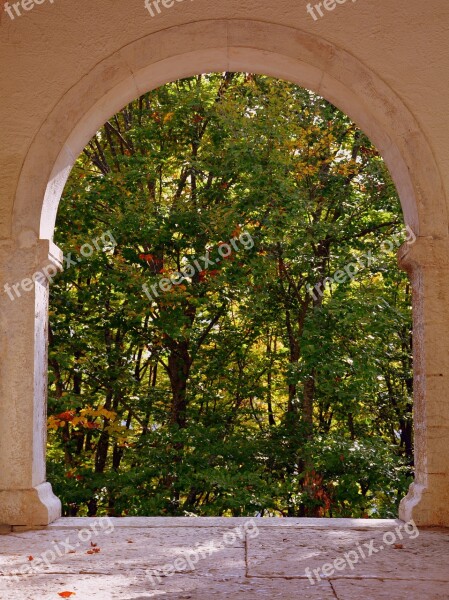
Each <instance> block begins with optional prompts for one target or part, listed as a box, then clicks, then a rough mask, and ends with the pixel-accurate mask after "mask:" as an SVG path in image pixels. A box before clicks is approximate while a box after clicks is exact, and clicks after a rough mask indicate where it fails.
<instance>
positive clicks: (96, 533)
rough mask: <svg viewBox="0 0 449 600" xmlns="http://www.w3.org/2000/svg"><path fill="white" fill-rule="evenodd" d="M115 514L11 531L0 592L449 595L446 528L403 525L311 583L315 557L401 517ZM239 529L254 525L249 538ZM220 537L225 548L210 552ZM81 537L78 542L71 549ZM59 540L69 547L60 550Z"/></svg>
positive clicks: (21, 596)
mask: <svg viewBox="0 0 449 600" xmlns="http://www.w3.org/2000/svg"><path fill="white" fill-rule="evenodd" d="M115 521H116V525H114V526H113V527H112V526H111V523H112V524H113V522H112V521H109V520H108V521H102V522H100V521H98V519H60V520H59V521H57V522H56V523H55V524H54V525H52V526H50V527H48V528H46V529H44V530H39V531H23V532H15V533H10V534H9V535H3V536H2V537H1V538H0V599H1V600H51V599H54V600H57V599H58V598H59V597H60V596H58V594H59V593H61V592H64V591H68V592H75V593H76V596H72V598H73V600H115V599H123V600H144V599H148V598H168V599H173V600H175V599H176V600H183V599H191V600H208V599H209V598H211V599H213V600H228V599H229V600H233V599H234V598H241V599H242V600H272V599H274V600H277V599H278V600H297V599H301V600H335V599H337V600H361V599H365V598H366V599H367V600H378V599H379V600H381V599H382V600H383V599H385V600H387V599H388V600H406V599H407V600H409V599H411V600H421V599H422V598H427V599H428V600H439V599H446V600H447V599H449V569H448V565H449V530H447V529H446V530H420V532H419V536H418V537H416V538H415V539H413V540H411V539H405V537H406V536H405V535H404V539H403V540H402V541H401V545H402V546H403V547H401V548H396V549H394V548H390V549H388V550H385V551H384V552H383V553H378V554H377V555H376V556H372V557H369V558H367V559H366V560H365V561H361V562H360V563H359V564H357V565H356V566H355V568H354V570H348V572H347V573H345V572H338V573H335V574H333V575H332V576H330V577H329V578H328V579H326V578H323V579H322V580H320V581H314V582H313V583H312V582H311V581H310V578H308V577H307V576H306V575H305V572H304V570H305V568H306V567H309V568H311V569H314V568H318V567H321V566H322V565H323V564H324V563H325V562H327V561H333V560H334V559H335V558H336V557H337V556H341V555H342V553H343V554H344V552H347V551H350V550H352V549H354V548H356V547H357V545H360V544H363V543H369V542H370V541H371V540H373V539H374V540H375V543H376V545H377V544H381V542H382V540H381V539H379V537H380V538H381V537H382V536H383V535H384V534H385V532H392V531H394V530H395V528H396V527H397V526H398V523H397V522H395V521H378V522H376V521H373V522H371V523H369V522H366V521H364V520H361V521H360V522H358V521H356V520H353V521H352V522H353V526H352V527H351V525H350V523H349V521H347V520H344V521H343V523H342V525H340V526H339V525H338V520H336V519H332V520H330V521H332V526H331V527H329V526H328V527H327V528H326V527H325V524H326V520H324V519H323V520H322V521H321V523H322V526H321V527H319V528H318V527H317V526H316V525H315V523H316V521H317V520H315V519H292V520H291V521H290V520H289V519H267V520H266V521H265V520H264V519H254V522H255V524H256V526H257V529H256V528H255V526H254V525H252V524H250V523H249V520H248V519H204V520H203V519H173V520H172V522H173V525H171V526H170V521H171V520H170V519H160V521H159V520H157V519H145V518H138V519H130V520H129V521H131V522H132V526H127V522H128V519H119V520H115ZM212 521H213V522H214V525H212V524H211V522H212ZM308 521H311V522H312V523H313V524H314V526H313V527H309V526H308V525H307V522H308ZM137 522H139V523H140V526H137ZM100 523H103V524H102V525H101V524H100ZM118 523H119V524H118ZM245 523H246V526H245ZM245 527H246V530H245ZM236 528H240V529H239V530H238V529H236ZM238 531H245V532H246V535H243V536H242V538H243V539H240V536H239V535H237V534H236V532H238ZM231 533H234V534H235V539H233V538H232V536H230V535H229V534H231ZM256 534H257V535H256ZM225 540H226V542H225ZM211 542H215V548H217V547H218V544H222V545H223V548H222V549H221V550H218V549H217V551H216V552H213V553H211V552H210V551H209V549H210V548H211V546H210V544H211ZM92 544H97V545H96V546H93V545H92ZM72 546H76V551H75V552H73V551H71V552H70V553H67V554H64V551H67V552H68V551H69V550H71V548H72ZM57 548H59V549H60V550H61V551H60V552H59V554H61V556H57V557H55V559H54V560H51V553H52V552H54V553H55V554H58V552H57V551H56V549H57ZM95 549H100V550H99V552H95V551H94V550H95ZM201 549H203V550H204V553H203V556H201V555H200V554H198V560H197V561H196V560H195V559H193V558H192V561H191V564H190V566H189V565H188V564H185V565H184V566H185V568H183V569H182V570H180V569H178V570H177V571H176V572H173V573H172V574H169V572H165V573H164V572H163V570H164V566H166V565H176V564H178V566H179V563H176V560H179V559H180V558H181V557H186V556H190V557H192V556H193V554H192V553H193V552H200V551H201ZM87 552H89V554H88V553H87ZM45 553H47V554H46V556H47V557H48V563H49V564H48V565H47V566H44V565H42V566H41V567H39V568H36V570H35V572H34V573H29V574H26V575H20V576H18V577H17V576H16V577H14V572H15V571H16V570H17V569H20V568H22V567H26V568H27V569H29V568H30V565H34V566H35V567H38V560H39V558H42V557H43V556H44V555H45ZM30 557H32V558H33V560H31V561H30V560H29V558H30ZM154 570H157V571H158V573H159V576H157V574H156V573H155V572H154ZM151 575H152V578H151Z"/></svg>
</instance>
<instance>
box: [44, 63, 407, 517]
mask: <svg viewBox="0 0 449 600" xmlns="http://www.w3.org/2000/svg"><path fill="white" fill-rule="evenodd" d="M399 215H400V206H399V201H398V198H397V196H396V193H395V190H394V186H393V184H392V182H391V180H390V178H389V175H388V172H387V170H386V168H385V165H384V163H383V161H382V160H381V158H380V157H379V155H378V153H377V151H376V150H375V148H373V147H372V145H371V144H370V142H369V140H368V139H367V138H366V137H365V136H364V134H363V133H362V132H360V131H359V130H358V129H357V128H356V126H355V125H354V124H353V123H351V122H350V121H349V119H348V118H347V117H345V116H344V115H342V114H341V113H340V112H339V111H338V110H337V109H336V108H335V107H333V106H332V105H330V104H329V103H327V102H326V101H324V100H323V99H322V98H319V97H317V96H315V95H314V94H312V93H310V92H308V91H307V90H304V89H301V88H299V87H297V86H295V85H292V84H289V83H286V82H283V81H278V80H273V79H271V78H268V77H262V76H256V75H251V74H238V73H225V74H211V75H203V76H198V77H194V78H190V79H185V80H181V81H177V82H174V83H172V84H168V85H166V86H164V87H162V88H159V89H158V90H155V91H153V92H151V93H149V94H146V95H145V96H143V97H141V98H139V99H138V100H136V101H135V102H133V103H132V104H130V105H129V106H127V107H126V108H124V109H123V110H122V111H121V112H120V113H118V114H117V115H115V116H114V117H113V118H111V119H110V121H108V123H106V124H105V126H104V127H103V128H102V129H101V130H100V131H99V132H98V133H97V134H96V136H95V137H94V138H93V139H92V140H91V141H90V143H89V144H88V146H86V148H85V151H84V153H83V155H82V156H80V157H79V159H78V161H77V163H76V166H75V168H74V169H73V172H72V174H71V176H70V179H69V181H68V183H67V186H66V190H65V194H64V198H63V202H62V204H61V209H60V213H59V217H58V223H57V242H58V243H59V245H60V246H61V247H62V248H63V249H64V251H65V253H66V254H68V253H69V252H71V253H72V255H73V257H77V258H79V259H80V260H79V262H78V261H76V264H75V265H73V266H71V267H70V268H69V269H67V271H66V272H65V273H63V274H62V275H61V276H60V277H59V278H58V280H57V282H56V283H55V284H54V286H53V288H52V298H51V312H50V361H49V363H50V397H49V414H50V419H49V445H50V449H49V457H50V460H49V478H50V480H51V481H52V483H53V485H54V487H55V489H56V492H57V493H58V495H59V496H60V497H61V498H62V499H63V502H64V510H65V512H66V514H73V515H76V514H80V515H84V514H89V515H95V514H105V513H108V514H116V515H124V514H129V515H158V514H165V515H180V514H190V513H193V514H197V515H235V516H240V515H253V514H261V515H282V516H296V515H299V516H354V517H357V516H371V515H373V516H391V515H393V514H394V513H395V510H396V507H397V504H398V502H399V499H400V497H401V496H402V495H403V494H404V493H405V490H406V487H407V485H408V480H409V477H410V474H411V465H412V452H413V448H412V433H411V431H412V429H411V425H412V419H411V413H412V408H411V407H412V365H411V333H410V330H411V325H410V320H411V317H410V289H409V285H408V282H407V279H406V277H405V275H404V274H401V273H399V272H398V270H397V267H396V263H395V250H396V249H397V246H398V243H397V240H398V239H399V237H400V236H402V237H403V234H402V233H401V231H402V229H403V225H401V219H400V217H399ZM394 236H397V237H394ZM392 239H394V240H395V241H394V245H392V244H390V245H389V246H388V245H386V246H385V247H384V246H382V243H383V242H386V241H388V240H392ZM95 240H96V241H97V243H96V244H95V242H94V241H95ZM231 240H233V244H232V246H231V249H232V250H231V253H230V255H229V256H227V257H223V256H221V254H220V252H221V249H222V245H223V244H226V243H228V244H229V243H230V242H231ZM250 241H251V243H249V242H250ZM86 244H90V246H91V247H92V249H93V251H92V252H91V253H90V255H89V256H88V254H89V253H88V252H86V251H84V249H85V248H86V246H85V245H86ZM393 246H394V247H393ZM368 252H370V253H371V255H372V256H373V257H374V258H375V260H373V261H370V260H367V259H366V257H365V258H363V255H365V254H367V253H368ZM205 256H208V258H209V261H210V262H211V264H208V265H207V266H206V265H205V259H204V257H205ZM357 259H360V260H363V261H364V263H365V266H364V268H361V269H360V271H359V272H358V273H357V274H356V275H355V276H354V277H353V278H349V277H346V278H345V279H344V280H342V281H341V282H340V283H337V282H336V281H334V280H333V281H332V282H331V283H330V285H327V284H326V281H327V282H329V279H328V278H333V277H334V274H335V273H336V272H338V271H341V270H342V269H344V267H345V266H347V265H348V264H349V263H354V262H355V261H356V260H357ZM187 265H195V269H194V272H193V273H189V276H188V277H187V276H186V277H184V279H183V280H182V281H179V277H178V276H177V275H176V274H177V273H179V272H180V271H182V270H183V269H184V270H185V269H186V267H187ZM197 265H200V268H197ZM343 274H344V271H343ZM170 279H172V280H173V279H176V285H172V284H170V281H168V283H167V281H165V283H164V280H170ZM143 286H147V287H146V290H147V293H145V291H144V288H143ZM161 286H162V287H165V288H166V289H165V291H162V289H161ZM315 286H318V288H316V287H315ZM314 289H315V292H314V291H313V290H314ZM317 289H322V290H324V292H323V293H322V294H321V293H318V292H317V291H316V290H317ZM310 290H311V291H312V293H310Z"/></svg>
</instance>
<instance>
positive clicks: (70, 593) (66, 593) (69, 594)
mask: <svg viewBox="0 0 449 600" xmlns="http://www.w3.org/2000/svg"><path fill="white" fill-rule="evenodd" d="M58 596H61V598H70V596H76V593H75V592H58Z"/></svg>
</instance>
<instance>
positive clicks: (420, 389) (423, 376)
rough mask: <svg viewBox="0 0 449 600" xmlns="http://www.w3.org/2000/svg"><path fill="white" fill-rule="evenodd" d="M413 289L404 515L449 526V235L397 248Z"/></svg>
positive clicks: (403, 516) (404, 517) (424, 523)
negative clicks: (410, 478) (410, 467)
mask: <svg viewBox="0 0 449 600" xmlns="http://www.w3.org/2000/svg"><path fill="white" fill-rule="evenodd" d="M398 258H399V264H400V266H401V267H402V268H403V269H404V270H406V271H407V273H408V274H409V277H410V280H411V283H412V288H413V352H414V422H415V482H414V483H413V484H412V485H411V487H410V490H409V493H408V495H407V496H406V497H405V498H404V499H403V500H402V502H401V505H400V510H399V516H400V518H401V519H403V520H404V521H409V520H411V519H414V521H415V522H416V523H417V525H423V526H424V525H445V526H449V240H448V238H443V239H435V238H431V237H429V238H428V237H424V238H418V239H417V241H416V242H415V243H414V244H413V245H407V244H404V245H403V246H402V247H401V248H400V249H399V253H398Z"/></svg>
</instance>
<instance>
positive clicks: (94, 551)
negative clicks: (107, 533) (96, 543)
mask: <svg viewBox="0 0 449 600" xmlns="http://www.w3.org/2000/svg"><path fill="white" fill-rule="evenodd" d="M98 552H100V548H92V549H91V550H88V551H87V552H86V554H98Z"/></svg>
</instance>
